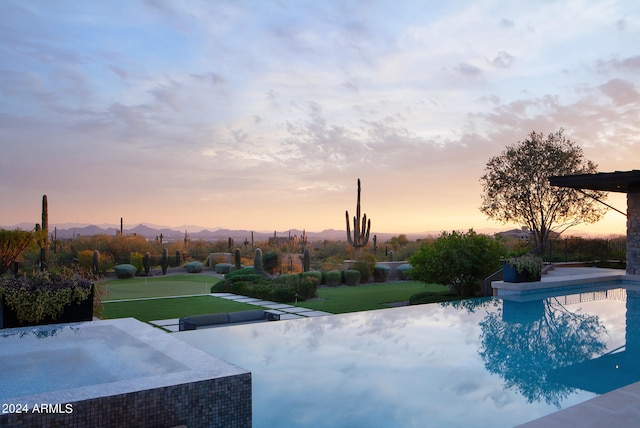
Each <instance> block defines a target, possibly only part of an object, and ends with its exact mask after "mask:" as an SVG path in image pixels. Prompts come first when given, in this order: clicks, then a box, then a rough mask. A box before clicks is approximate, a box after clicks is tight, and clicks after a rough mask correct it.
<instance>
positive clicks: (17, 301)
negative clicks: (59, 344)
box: [0, 271, 93, 325]
mask: <svg viewBox="0 0 640 428" xmlns="http://www.w3.org/2000/svg"><path fill="white" fill-rule="evenodd" d="M92 289H93V282H91V281H89V280H87V279H85V278H83V277H81V276H78V275H70V274H68V273H67V272H53V271H42V272H41V271H37V272H34V273H32V274H29V275H25V276H21V277H17V278H15V277H0V296H1V297H2V298H4V302H5V304H6V305H7V306H8V307H9V308H10V309H11V310H13V311H14V312H15V314H16V318H17V320H18V322H20V323H22V324H26V325H33V324H37V323H39V322H41V321H43V320H45V319H51V320H53V321H56V320H58V318H59V317H60V315H61V314H62V313H63V311H64V309H65V307H66V306H67V305H70V304H74V303H80V302H82V301H84V300H86V299H88V298H89V297H90V295H91V291H92Z"/></svg>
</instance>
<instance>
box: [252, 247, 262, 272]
mask: <svg viewBox="0 0 640 428" xmlns="http://www.w3.org/2000/svg"><path fill="white" fill-rule="evenodd" d="M253 270H254V271H255V273H258V274H262V250H261V249H260V248H256V252H255V254H254V256H253Z"/></svg>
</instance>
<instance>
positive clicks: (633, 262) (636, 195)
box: [627, 192, 640, 275]
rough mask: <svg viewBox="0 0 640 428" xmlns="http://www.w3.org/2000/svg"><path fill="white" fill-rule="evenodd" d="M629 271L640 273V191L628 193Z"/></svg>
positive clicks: (635, 273)
mask: <svg viewBox="0 0 640 428" xmlns="http://www.w3.org/2000/svg"><path fill="white" fill-rule="evenodd" d="M627 273H628V274H631V275H640V192H629V193H627Z"/></svg>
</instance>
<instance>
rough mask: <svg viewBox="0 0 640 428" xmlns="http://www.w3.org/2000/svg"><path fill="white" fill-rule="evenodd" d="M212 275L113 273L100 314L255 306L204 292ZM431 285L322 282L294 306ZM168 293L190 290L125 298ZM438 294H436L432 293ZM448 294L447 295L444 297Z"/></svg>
mask: <svg viewBox="0 0 640 428" xmlns="http://www.w3.org/2000/svg"><path fill="white" fill-rule="evenodd" d="M218 281H219V279H217V278H216V277H214V276H211V275H198V274H181V275H170V276H159V277H153V278H147V279H146V280H145V278H131V279H114V280H111V281H109V282H107V283H101V284H100V286H101V287H103V288H106V289H107V292H108V295H107V296H105V297H104V298H103V302H104V317H105V318H124V317H134V318H137V319H139V320H140V321H152V320H159V319H169V318H182V317H186V316H189V315H197V314H207V313H221V312H234V311H242V310H248V309H255V308H256V307H255V306H252V305H247V304H244V303H237V302H232V301H229V300H225V299H220V298H216V297H212V296H193V295H197V294H208V293H209V292H210V289H211V285H212V284H214V283H216V282H218ZM423 291H431V292H434V293H436V295H437V296H439V295H440V294H446V293H447V292H448V288H446V287H443V286H441V285H436V284H430V285H428V286H427V285H425V284H423V283H421V282H416V281H402V282H390V283H376V284H362V285H359V286H357V287H348V286H341V287H322V288H319V289H318V297H319V298H320V299H318V300H312V301H306V302H300V303H299V304H298V306H302V307H305V308H310V309H315V310H319V311H325V312H330V313H334V314H341V313H346V312H358V311H369V310H373V309H384V308H388V307H389V306H388V305H385V303H391V302H401V301H406V300H409V297H410V296H412V295H413V294H416V293H420V292H423ZM168 296H190V297H178V298H168V299H162V298H159V299H151V300H132V301H127V302H113V300H127V299H140V298H153V297H168ZM435 300H438V299H435ZM447 300H448V299H447Z"/></svg>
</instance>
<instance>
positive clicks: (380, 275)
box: [373, 265, 391, 282]
mask: <svg viewBox="0 0 640 428" xmlns="http://www.w3.org/2000/svg"><path fill="white" fill-rule="evenodd" d="M389 272H391V268H390V267H389V266H386V265H376V267H375V268H373V279H374V281H375V282H385V281H386V280H387V278H389Z"/></svg>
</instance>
